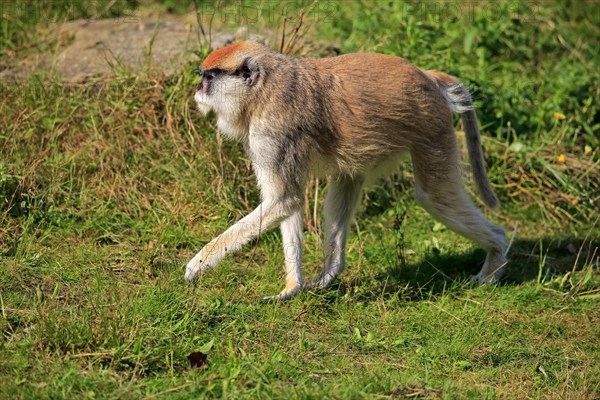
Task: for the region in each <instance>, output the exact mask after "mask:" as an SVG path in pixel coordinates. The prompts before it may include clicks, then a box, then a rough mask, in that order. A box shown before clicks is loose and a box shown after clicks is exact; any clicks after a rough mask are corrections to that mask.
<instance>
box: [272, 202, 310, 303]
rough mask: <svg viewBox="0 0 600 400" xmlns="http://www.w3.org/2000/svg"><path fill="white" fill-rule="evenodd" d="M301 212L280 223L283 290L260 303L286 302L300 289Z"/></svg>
mask: <svg viewBox="0 0 600 400" xmlns="http://www.w3.org/2000/svg"><path fill="white" fill-rule="evenodd" d="M302 223H303V221H302V211H301V210H298V211H296V212H295V213H293V214H292V215H291V216H290V217H289V218H287V219H285V220H283V221H282V222H281V237H282V239H283V257H284V262H285V288H284V289H283V290H282V291H281V292H280V293H279V294H277V295H275V296H267V297H265V298H263V299H262V301H264V302H266V301H272V300H286V299H289V298H290V297H293V296H295V295H296V294H297V293H298V292H299V291H300V289H302Z"/></svg>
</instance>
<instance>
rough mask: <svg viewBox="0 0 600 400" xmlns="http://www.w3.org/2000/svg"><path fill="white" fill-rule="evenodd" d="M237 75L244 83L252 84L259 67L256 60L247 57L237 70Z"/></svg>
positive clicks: (254, 81)
mask: <svg viewBox="0 0 600 400" xmlns="http://www.w3.org/2000/svg"><path fill="white" fill-rule="evenodd" d="M237 73H238V76H240V77H242V78H243V79H244V83H246V84H247V85H248V86H252V85H254V84H255V83H256V80H257V79H258V73H259V67H258V62H256V60H255V59H254V58H252V57H248V58H246V59H245V60H244V62H243V63H242V66H241V67H240V69H238V71H237Z"/></svg>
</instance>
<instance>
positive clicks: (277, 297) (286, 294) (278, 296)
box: [260, 285, 302, 303]
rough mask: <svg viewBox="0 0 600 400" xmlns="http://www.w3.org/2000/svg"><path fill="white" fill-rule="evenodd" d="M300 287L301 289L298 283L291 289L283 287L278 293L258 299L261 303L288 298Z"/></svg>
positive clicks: (294, 294)
mask: <svg viewBox="0 0 600 400" xmlns="http://www.w3.org/2000/svg"><path fill="white" fill-rule="evenodd" d="M301 289H302V286H300V285H298V286H296V287H294V288H292V289H284V290H282V291H281V292H279V294H276V295H274V296H267V297H263V298H262V299H261V300H260V301H261V303H270V302H277V301H285V300H289V299H291V298H292V297H294V296H296V295H297V294H298V293H299V292H300V290H301Z"/></svg>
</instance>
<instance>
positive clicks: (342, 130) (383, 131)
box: [306, 53, 454, 169]
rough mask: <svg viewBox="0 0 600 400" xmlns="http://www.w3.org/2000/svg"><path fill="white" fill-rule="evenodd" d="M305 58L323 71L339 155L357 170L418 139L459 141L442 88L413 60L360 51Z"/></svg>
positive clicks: (320, 72) (324, 85) (323, 80)
mask: <svg viewBox="0 0 600 400" xmlns="http://www.w3.org/2000/svg"><path fill="white" fill-rule="evenodd" d="M306 62H307V63H308V64H310V65H313V66H314V67H315V68H316V69H317V70H318V72H319V76H320V79H321V80H322V85H323V87H324V88H325V90H326V93H327V96H328V99H329V102H330V104H331V105H332V111H333V114H334V121H335V122H334V123H335V124H336V128H337V129H336V132H337V136H338V138H337V139H338V146H336V147H337V148H338V149H339V150H338V153H339V154H338V156H339V157H342V158H343V159H344V160H343V161H344V162H345V163H346V164H350V165H351V168H352V169H364V168H365V167H366V168H370V167H372V166H373V165H377V164H380V163H381V162H383V161H385V159H386V158H389V156H390V155H392V154H394V153H399V152H402V151H403V150H407V149H409V148H410V147H411V146H414V145H415V143H417V144H418V143H419V142H427V143H430V142H432V141H435V140H440V139H446V140H447V137H448V136H450V137H452V140H454V135H453V129H452V115H451V110H450V107H449V105H448V102H447V100H446V99H445V97H444V96H443V94H442V91H441V90H440V88H439V87H438V86H437V84H436V83H435V82H434V81H433V80H432V79H430V78H429V77H428V76H427V75H426V74H425V73H424V72H423V71H422V70H421V69H419V68H417V67H416V66H414V65H413V64H411V63H409V62H408V61H406V60H404V59H402V58H400V57H395V56H390V55H383V54H372V53H355V54H347V55H343V56H338V57H332V58H322V59H311V60H306ZM424 144H425V143H424ZM340 161H342V160H340Z"/></svg>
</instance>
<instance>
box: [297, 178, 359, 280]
mask: <svg viewBox="0 0 600 400" xmlns="http://www.w3.org/2000/svg"><path fill="white" fill-rule="evenodd" d="M363 183H364V179H363V177H356V176H355V177H350V176H338V177H332V178H331V180H330V182H329V186H330V187H329V191H328V193H327V198H326V199H325V265H324V269H323V271H322V272H321V273H320V274H318V275H317V276H315V277H313V278H311V279H310V280H308V281H307V282H306V283H305V285H304V287H306V288H317V289H322V288H325V287H326V286H327V285H329V284H330V283H331V281H332V280H333V279H334V278H335V277H336V276H338V275H339V274H340V273H341V272H342V271H343V270H344V268H345V266H346V256H345V252H346V237H347V234H348V227H349V225H350V219H351V217H352V213H353V212H354V209H355V208H356V206H357V204H358V201H359V199H360V194H361V190H362V186H363Z"/></svg>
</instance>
